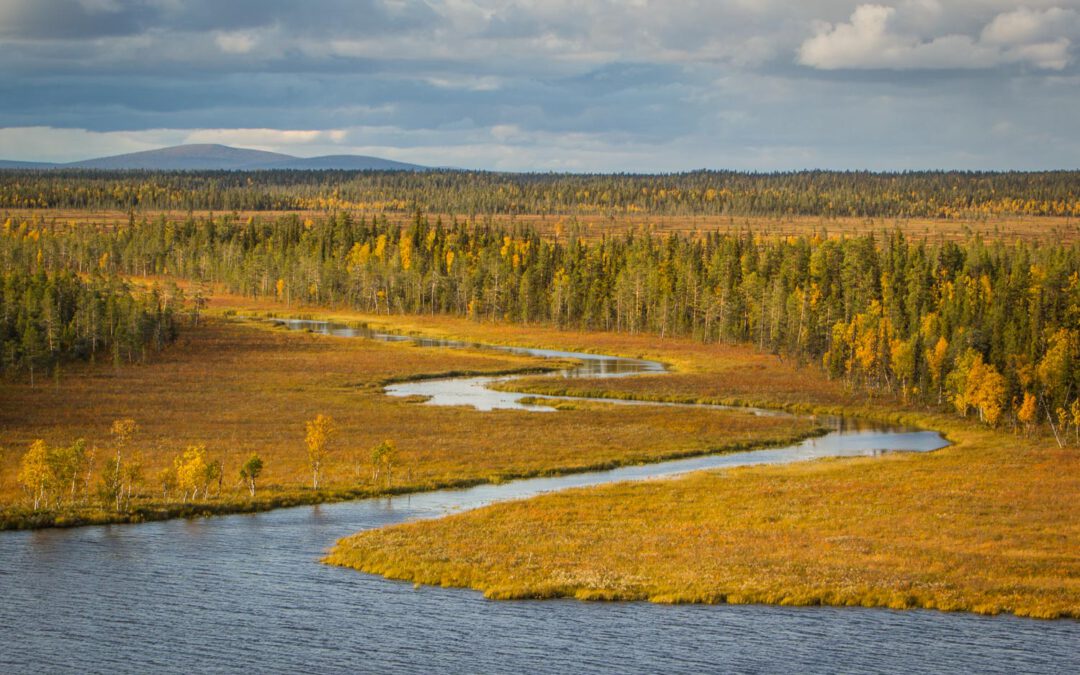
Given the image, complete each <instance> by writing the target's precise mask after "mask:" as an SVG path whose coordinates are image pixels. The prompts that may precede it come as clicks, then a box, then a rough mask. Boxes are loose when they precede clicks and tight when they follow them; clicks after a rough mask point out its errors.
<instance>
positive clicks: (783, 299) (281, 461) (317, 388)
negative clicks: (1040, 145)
mask: <svg viewBox="0 0 1080 675" xmlns="http://www.w3.org/2000/svg"><path fill="white" fill-rule="evenodd" d="M1075 178H1076V175H1075V174H1074V173H1072V172H1047V173H1024V174H1016V173H1001V174H998V173H911V174H864V173H850V174H848V173H830V172H801V173H792V174H779V175H772V176H756V175H744V174H729V173H723V172H699V173H694V174H684V175H678V176H660V177H657V176H505V175H500V174H475V173H468V172H427V173H422V174H408V175H406V174H385V173H378V172H375V173H362V174H356V173H348V172H345V173H340V174H311V173H306V172H275V173H272V174H270V173H263V174H240V173H236V174H233V173H190V174H187V173H176V174H146V173H123V172H121V173H108V174H86V173H80V172H49V173H39V172H6V173H2V174H0V204H3V205H5V206H6V207H7V208H11V209H23V211H19V212H17V213H16V212H11V215H10V216H8V217H6V218H5V221H4V222H3V224H2V228H0V269H2V270H4V272H3V273H4V275H5V277H4V284H3V286H2V289H0V342H2V345H3V348H4V355H3V356H4V359H3V377H4V382H3V384H2V385H0V429H2V430H3V435H2V436H0V450H2V454H0V499H2V500H3V503H4V505H5V506H4V508H3V516H2V520H0V522H3V523H4V525H5V526H9V527H10V526H37V525H49V524H66V523H67V524H70V523H76V522H89V521H93V520H139V519H143V518H156V517H166V516H169V515H181V514H194V513H212V512H221V511H229V510H241V509H257V508H269V507H271V506H274V505H279V504H293V503H302V502H314V501H323V500H327V499H339V498H350V497H356V496H364V495H371V494H383V493H387V492H397V491H406V490H418V489H432V488H435V487H440V486H454V485H467V484H472V483H476V482H480V481H490V480H504V479H507V478H513V477H517V476H530V475H541V474H546V473H557V472H563V471H575V470H584V469H588V468H599V467H605V466H615V465H618V464H623V463H630V462H642V461H656V460H659V459H663V458H668V457H677V456H685V455H688V454H694V453H702V452H707V451H710V450H718V449H719V450H723V449H733V448H744V447H757V446H760V445H762V444H769V443H775V442H785V441H790V440H793V439H795V438H801V437H805V436H807V435H810V434H813V433H816V432H817V431H818V430H817V429H816V426H815V425H814V423H813V422H812V421H810V420H807V419H796V420H790V419H777V418H754V417H751V416H749V415H745V414H741V413H737V412H731V413H724V412H717V411H705V410H685V411H683V410H680V412H679V413H678V414H677V415H673V414H671V411H670V410H669V409H668V410H665V409H662V408H659V407H648V406H646V407H640V408H638V407H635V408H634V409H633V410H630V411H628V410H626V409H620V408H618V407H617V406H613V405H609V404H602V403H572V404H564V403H560V404H559V407H561V408H563V410H560V411H559V412H558V413H557V414H554V415H530V414H527V413H519V412H514V411H502V412H495V413H490V414H481V413H476V412H475V411H471V410H466V409H448V408H435V407H429V406H423V405H418V404H417V403H418V402H417V401H410V400H394V399H389V398H387V397H385V396H382V395H381V394H380V391H381V387H382V385H384V384H386V383H387V382H389V381H392V380H399V379H401V378H410V377H428V376H432V375H436V374H440V373H441V374H446V373H467V372H470V373H483V372H508V371H523V370H527V369H530V368H536V367H537V365H538V364H537V363H536V362H535V361H534V360H529V359H523V358H518V357H512V356H509V355H493V354H490V353H477V352H468V351H462V352H454V353H447V352H445V351H438V350H425V349H419V348H414V347H408V346H405V345H383V344H375V343H370V342H367V341H360V340H351V341H350V340H342V339H335V338H330V337H325V336H316V335H306V334H302V333H301V334H288V333H285V332H284V331H281V330H275V329H272V328H270V327H268V326H265V325H261V324H258V323H255V322H242V321H238V320H236V319H235V317H230V316H229V315H230V314H234V315H235V314H238V315H248V316H251V315H255V314H256V313H262V314H265V313H268V312H269V313H274V312H278V313H288V314H296V313H303V312H318V313H319V314H320V315H322V316H327V317H331V316H336V317H338V318H341V319H344V320H349V321H364V322H371V323H375V322H380V323H381V324H382V325H384V326H389V327H391V328H393V329H397V330H415V331H421V332H426V333H440V334H443V335H448V336H455V337H464V338H468V339H472V340H476V341H494V342H504V343H513V344H529V345H535V346H547V347H560V348H564V349H579V350H585V351H600V352H606V353H612V354H622V355H628V356H648V357H652V358H657V359H659V360H662V361H665V362H666V363H669V364H671V365H672V366H673V367H674V369H675V371H676V372H675V374H672V375H665V376H641V377H634V378H622V379H617V380H610V381H604V382H596V381H589V380H576V381H575V380H563V379H560V380H557V381H556V380H543V379H535V380H530V381H517V382H515V383H514V385H513V386H515V387H518V388H520V389H521V390H523V391H528V392H530V393H531V394H532V395H534V396H538V397H542V396H550V395H582V394H588V395H603V396H609V397H616V398H627V399H637V400H642V401H650V400H652V401H683V402H688V401H702V402H720V403H735V404H756V405H765V406H776V407H784V408H788V409H791V410H796V411H803V412H832V413H838V412H839V413H845V414H854V415H862V416H867V417H872V418H876V419H888V420H893V421H905V422H908V423H914V424H921V425H925V426H930V427H933V428H937V429H941V430H943V431H945V432H947V433H948V435H949V438H950V440H953V441H954V442H955V443H956V444H955V445H954V446H953V447H951V448H949V449H946V450H943V451H940V452H938V453H934V454H932V455H929V456H903V457H889V458H885V459H879V460H856V461H826V462H820V463H815V464H813V465H809V466H803V467H783V468H759V469H747V470H740V471H736V472H733V473H730V474H717V475H705V476H693V477H688V478H685V479H680V480H676V481H665V482H662V483H655V484H648V485H636V486H617V487H609V488H605V489H600V490H596V491H576V492H573V493H569V494H567V495H554V496H550V497H546V498H543V499H540V500H536V501H530V502H525V503H522V504H512V505H500V506H496V507H492V508H490V509H485V510H482V511H479V512H476V513H473V514H465V515H462V516H459V517H455V518H453V519H449V520H446V521H435V522H430V523H420V524H414V525H408V526H404V527H400V528H392V529H389V530H386V531H380V532H374V533H365V534H361V535H359V536H357V537H355V538H352V539H349V540H347V541H345V542H343V543H342V544H341V545H340V546H339V547H338V549H336V550H335V552H334V553H333V554H332V555H331V557H330V558H329V559H330V560H331V561H332V562H335V563H339V564H345V565H350V566H354V567H358V568H360V569H365V570H368V571H374V572H379V573H383V574H387V575H388V576H392V577H395V578H403V579H410V580H414V581H420V582H429V583H443V584H448V585H464V586H472V587H476V588H481V589H484V590H485V591H486V592H488V593H489V594H490V595H492V596H493V597H523V596H524V597H538V596H539V597H546V596H549V595H571V596H574V597H583V598H603V597H611V598H647V599H651V600H658V601H703V602H719V601H728V602H741V601H769V602H788V603H800V604H815V603H830V604H868V605H888V606H905V607H906V606H923V607H936V608H940V609H968V610H973V611H982V612H988V613H993V612H999V611H1006V612H1014V613H1018V614H1026V615H1032V616H1047V617H1051V616H1077V615H1078V612H1077V609H1076V608H1077V605H1078V602H1077V596H1078V590H1077V587H1076V584H1075V583H1074V580H1075V579H1076V578H1078V577H1080V571H1078V566H1080V563H1078V560H1077V557H1076V556H1075V554H1074V553H1073V551H1076V550H1077V544H1076V542H1077V535H1078V532H1077V523H1080V517H1078V516H1080V514H1078V513H1077V508H1078V506H1077V505H1078V504H1080V500H1078V499H1077V497H1078V496H1080V487H1078V484H1077V481H1078V478H1077V477H1078V476H1080V472H1078V471H1077V466H1076V458H1077V450H1076V446H1077V445H1080V312H1078V310H1077V308H1078V307H1080V248H1078V247H1080V244H1077V243H1073V242H1074V240H1075V236H1074V234H1075V230H1076V227H1075V225H1074V223H1073V219H1074V218H1075V217H1076V216H1077V215H1078V213H1080V201H1078V198H1077V194H1076V189H1075V184H1076V181H1075ZM56 207H60V208H73V209H85V208H96V209H120V210H124V211H129V210H130V211H129V215H128V216H127V218H125V219H123V220H121V221H119V222H118V221H116V220H110V221H108V222H105V221H101V222H98V221H94V220H87V219H83V220H76V219H74V218H73V219H71V222H67V221H65V220H61V219H59V218H52V219H50V218H49V216H48V213H49V212H48V211H34V210H35V209H43V208H56ZM25 209H30V211H25ZM148 209H159V210H170V209H172V210H175V209H179V210H182V211H192V210H194V209H204V210H208V211H209V210H213V211H215V212H217V213H216V214H215V213H204V214H202V215H195V214H194V212H193V211H192V212H191V213H189V214H187V215H183V214H181V215H179V216H177V215H175V214H168V213H161V214H160V215H156V216H150V215H146V213H147V211H146V210H148ZM223 209H225V210H229V209H244V210H248V211H252V212H254V213H248V214H245V216H244V217H239V216H235V215H232V214H224V215H222V214H221V213H220V211H221V210H223ZM275 209H276V210H290V211H291V210H299V211H304V212H305V213H303V214H298V213H286V214H276V213H269V211H270V210H275ZM262 211H268V213H266V214H265V215H264V214H262V213H260V212H262ZM28 213H29V214H30V215H27V214H28ZM425 213H431V214H433V215H431V216H430V217H429V216H427V215H424V214H425ZM437 214H442V215H437ZM635 214H643V215H645V216H650V217H651V216H655V217H656V218H667V219H668V220H667V221H665V222H668V223H678V222H680V221H679V219H680V218H681V219H684V221H683V222H685V219H690V220H691V221H692V222H718V220H716V219H722V218H728V219H730V220H729V223H734V222H736V220H735V219H736V217H738V218H745V219H746V220H745V221H744V222H754V221H753V219H755V218H759V219H760V218H770V219H771V218H776V219H786V218H793V219H797V218H810V219H811V222H812V223H813V224H812V225H811V226H809V227H807V226H806V225H805V222H806V221H801V222H803V223H804V224H803V225H802V226H800V227H801V229H797V230H793V231H794V232H795V234H793V235H792V236H763V235H762V234H761V233H760V232H755V231H753V230H751V229H749V228H748V229H745V230H740V229H738V228H736V227H731V226H729V227H727V228H716V229H711V230H709V229H698V228H696V226H695V228H685V227H682V226H681V225H672V227H671V228H670V230H669V231H667V232H665V233H655V232H654V231H652V230H650V229H624V230H614V229H612V228H611V227H610V224H611V223H616V224H617V223H619V222H627V221H626V220H622V221H620V220H618V219H628V218H632V217H634V216H635ZM518 215H520V216H521V218H520V219H518V218H517V216H518ZM549 217H550V220H548V218H549ZM1003 217H1005V218H1016V219H1027V220H1025V221H1024V222H1025V225H1024V227H1025V228H1026V229H1025V230H1024V232H1025V235H1024V236H1023V237H1013V236H1011V235H1008V234H1007V233H1004V232H1005V231H1002V232H1003V233H1004V234H1003V233H993V232H987V234H988V235H989V236H987V237H980V236H971V237H968V236H962V235H963V234H964V233H965V231H957V230H955V224H956V223H960V222H963V223H967V222H975V223H988V222H990V221H991V219H995V218H1003ZM579 218H580V219H581V220H580V221H578V220H577V219H579ZM709 218H711V219H713V220H712V221H709V220H704V219H709ZM833 218H841V219H843V218H847V219H860V218H861V219H864V220H863V221H862V222H861V224H859V225H858V226H851V222H852V221H851V220H846V221H844V220H841V221H837V222H838V223H841V224H842V227H841V228H840V230H841V234H840V235H839V236H835V235H831V234H830V232H829V231H828V228H829V223H830V222H832V221H831V219H833ZM916 218H922V219H940V220H938V221H932V220H931V221H929V222H930V223H931V225H930V232H926V229H925V228H926V225H925V221H924V222H923V224H921V225H920V227H919V229H918V230H917V231H916V229H915V228H913V227H908V225H909V224H910V223H913V222H915V221H914V220H911V219H916ZM698 219H702V220H698ZM815 219H817V220H815ZM865 219H881V222H889V223H890V227H889V228H887V229H881V228H878V227H877V226H870V225H867V224H866V223H867V222H868V221H867V220H865ZM576 222H585V223H592V224H593V225H594V226H596V227H595V228H594V229H592V230H591V231H589V230H588V228H587V227H584V226H583V227H579V226H578V225H576V224H575V223H576ZM933 222H940V223H941V224H942V228H941V229H942V231H943V232H947V233H948V234H947V236H946V235H942V236H937V234H936V232H935V229H934V227H933ZM565 223H569V225H565ZM1049 223H1052V224H1053V225H1052V228H1053V229H1052V234H1049V235H1048V234H1047V232H1048V231H1050V230H1047V228H1048V227H1050V226H1049V225H1045V224H1049ZM950 227H952V228H954V229H951V230H950V229H949V228H950ZM963 227H967V226H966V225H964V226H963ZM597 229H599V234H598V233H597ZM984 231H985V230H984ZM1069 233H1073V234H1069ZM50 285H51V287H52V290H51V291H50V290H49V287H50ZM181 289H182V290H181ZM211 294H212V295H213V296H214V297H213V299H211ZM63 298H67V299H66V300H64V299H63ZM110 307H111V308H113V309H109V308H110ZM103 308H104V309H103ZM57 317H58V318H57ZM180 317H187V320H186V321H178V319H179V318H180ZM99 340H100V342H98V341H99ZM88 344H89V345H90V347H89V348H88V347H87V345H88ZM106 355H108V356H111V357H112V358H111V359H102V358H101V357H102V356H106ZM109 361H111V363H110V362H109ZM46 374H47V375H50V376H51V382H50V384H49V386H42V379H43V376H44V375H46ZM319 416H325V417H324V419H326V420H330V419H332V421H333V423H332V424H327V425H326V426H325V429H324V430H323V431H325V433H322V432H320V433H316V434H315V435H314V436H312V434H311V428H310V427H309V426H307V425H308V424H309V423H312V422H315V421H317V420H319V419H320V417H319ZM112 420H119V421H121V422H123V421H125V420H135V421H137V422H136V424H135V425H134V426H132V427H131V428H130V433H126V432H125V431H124V429H125V428H127V426H126V422H125V423H124V424H122V425H121V426H120V427H119V428H115V429H116V432H115V433H110V423H111V421H112ZM331 429H337V432H338V433H337V434H334V433H333V432H332V431H331ZM313 438H314V440H316V441H318V442H317V443H316V444H315V445H314V446H313V445H312V442H311V441H312V440H313ZM320 439H321V440H320ZM387 439H392V440H390V441H388V440H387ZM252 453H255V454H256V455H257V457H258V459H259V462H257V463H256V464H250V460H251V457H252ZM256 467H257V468H256ZM256 487H257V488H258V489H256ZM580 509H587V510H588V512H589V513H590V514H593V516H595V517H593V516H590V517H579V516H580V515H581V514H580V513H579V510H580ZM600 513H603V514H604V518H603V519H601V518H599V515H597V514H600ZM656 513H662V514H663V517H662V518H657V517H654V515H651V514H656ZM515 522H520V523H522V524H523V526H522V527H521V528H520V531H516V532H515V531H514V523H515ZM620 528H622V529H620ZM493 532H494V533H504V532H505V534H506V535H507V536H505V537H502V538H500V537H495V536H490V535H491V533H493ZM529 532H532V533H534V534H535V533H537V532H545V533H551V534H552V536H553V537H555V538H561V539H559V540H560V541H565V542H567V543H568V546H569V549H568V550H573V551H575V555H576V556H578V558H579V559H580V564H579V565H578V566H574V565H572V564H570V563H569V562H568V560H567V559H565V558H560V555H562V554H561V553H560V552H559V551H557V550H554V549H551V548H548V547H547V544H546V543H545V541H541V540H540V539H542V538H539V537H533V538H532V540H530V541H525V540H523V539H515V538H514V537H513V536H512V535H513V534H520V535H521V537H526V535H527V533H529ZM620 532H625V533H626V536H625V538H624V539H620V537H621V536H622V535H620V534H613V533H620ZM731 532H735V533H738V536H737V537H732V536H729V533H731ZM485 533H487V536H486V539H488V540H489V541H486V542H481V541H480V540H481V539H484V538H485ZM504 544H505V546H506V548H500V547H501V546H503V545H504ZM424 545H427V546H428V547H429V548H427V549H425V550H421V549H422V547H423V546H424ZM515 545H517V546H520V548H519V550H520V551H521V554H520V555H518V554H511V553H510V551H511V550H512V548H510V547H512V546H515ZM636 551H646V552H648V555H646V556H644V557H642V556H638V555H636V553H635V552H636ZM432 552H436V553H440V555H441V557H439V556H435V554H434V553H432Z"/></svg>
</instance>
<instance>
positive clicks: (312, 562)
mask: <svg viewBox="0 0 1080 675" xmlns="http://www.w3.org/2000/svg"><path fill="white" fill-rule="evenodd" d="M558 356H559V357H560V358H565V357H567V356H575V355H568V354H565V353H559V354H558ZM584 356H587V357H589V358H599V357H595V355H584ZM613 372H614V371H613ZM837 424H838V429H839V430H838V431H837V432H835V433H834V434H832V435H830V436H828V437H824V438H819V439H813V440H812V441H807V442H805V443H802V444H799V445H797V446H793V447H792V448H786V449H780V450H768V451H761V452H756V453H735V454H732V455H722V456H718V457H700V458H693V459H690V460H682V461H678V462H670V463H666V464H663V465H652V466H642V467H625V468H623V469H618V470H615V471H612V472H603V473H594V474H579V475H574V476H565V477H560V478H544V479H536V480H530V481H520V482H516V483H507V484H503V485H484V486H478V487H475V488H471V489H468V490H457V491H442V492H434V493H426V494H418V495H411V496H402V497H396V498H393V499H377V500H366V501H359V502H349V503H341V504H333V505H321V506H315V507H297V508H292V509H282V510H277V511H271V512H267V513H258V514H250V515H236V516H227V517H220V518H212V519H207V520H192V521H183V520H178V521H168V522H163V523H145V524H141V525H137V526H123V525H116V526H106V527H88V528H79V529H73V530H44V531H38V532H11V533H0V672H5V673H6V672H13V673H19V672H49V673H53V672H117V671H120V672H147V671H154V672H158V671H161V672H179V671H183V672H192V671H195V672H238V671H253V670H254V671H259V672H283V673H284V672H298V671H309V672H327V673H330V672H350V673H351V672H388V671H392V672H393V671H396V672H425V673H427V672H446V673H477V672H484V673H520V672H620V673H655V672H660V671H663V672H688V673H689V672H693V673H697V672H702V671H712V672H717V671H724V672H731V671H739V672H778V671H784V672H788V671H792V670H797V671H798V672H810V673H816V672H821V673H835V672H859V673H864V672H897V671H905V672H916V673H917V672H933V673H969V672H1016V671H1024V672H1046V673H1060V672H1080V656H1078V649H1077V645H1078V644H1080V622H1076V621H1055V622H1040V621H1032V620H1025V619H1018V618H1016V617H1010V616H1001V617H982V616H975V615H970V614H943V613H938V612H929V611H906V612H897V611H891V610H880V609H839V608H823V607H814V608H790V607H770V606H761V605H748V606H698V605H678V606H669V605H651V604H647V603H583V602H575V601H569V600H548V601H516V602H491V601H486V600H484V599H483V598H482V596H481V595H480V594H478V593H474V592H471V591H462V590H454V589H442V588H427V587H425V588H422V589H419V590H416V589H413V587H412V586H411V585H409V584H405V583H400V582H392V581H387V580H384V579H381V578H378V577H373V576H369V575H363V574H357V573H355V572H353V571H351V570H346V569H342V568H335V567H327V566H324V565H320V564H317V561H318V559H319V558H320V557H321V555H322V553H323V552H324V549H325V548H326V547H328V546H329V545H331V544H332V543H333V542H334V541H336V540H337V539H338V538H340V537H342V536H345V535H347V534H350V533H352V532H356V531H359V530H364V529H369V528H376V527H382V526H385V525H389V524H393V523H398V522H403V521H406V520H412V519H417V518H432V517H438V516H440V515H443V514H445V513H447V512H451V511H458V510H461V509H465V508H474V507H476V506H479V505H482V504H487V503H491V502H492V501H497V500H502V499H511V498H518V497H525V496H529V495H532V494H538V493H540V492H546V491H551V490H556V489H563V488H566V487H570V486H576V485H589V484H595V483H598V482H607V481H612V480H626V479H640V478H648V477H655V476H659V475H665V474H670V473H675V472H681V471H689V470H694V469H700V468H708V467H712V466H731V465H734V464H736V463H740V462H741V463H747V462H760V461H795V460H799V459H806V458H809V457H814V456H820V454H819V453H829V454H867V453H871V452H873V451H874V450H875V449H881V448H892V449H897V448H903V449H908V450H930V449H934V448H936V447H941V445H942V444H943V441H942V440H941V438H940V436H938V435H937V434H933V433H932V432H915V431H911V430H902V431H901V432H896V431H895V430H887V429H874V428H870V429H867V428H861V429H859V428H855V429H850V428H846V427H842V426H841V425H840V423H839V422H837Z"/></svg>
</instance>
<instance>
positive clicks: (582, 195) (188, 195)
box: [0, 170, 1080, 218]
mask: <svg viewBox="0 0 1080 675" xmlns="http://www.w3.org/2000/svg"><path fill="white" fill-rule="evenodd" d="M1078 179H1080V173H1077V172H1074V171H1050V172H1037V173H1035V172H1032V173H1028V172H1023V173H1022V172H1002V173H995V172H956V171H949V172H940V171H932V172H906V173H872V172H863V171H854V172H838V171H799V172H789V173H767V174H753V173H739V172H731V171H697V172H692V173H682V174H670V175H632V174H614V175H612V174H603V175H601V174H591V175H590V174H582V175H573V174H511V173H491V172H473V171H448V170H437V171H425V172H408V171H260V172H234V171H217V172H145V171H125V172H116V171H86V170H82V171H75V170H54V171H0V208H18V209H23V208H68V209H70V208H108V209H123V210H127V209H173V210H176V209H179V210H188V209H193V210H206V209H212V210H217V211H221V210H227V211H231V210H338V209H352V210H368V211H373V212H380V213H381V212H393V211H398V212H401V211H405V212H412V211H415V210H420V211H423V212H425V213H444V214H459V215H466V216H474V215H482V214H523V213H532V214H549V213H551V214H569V213H572V214H624V213H650V214H658V215H664V214H668V215H697V214H699V215H729V214H730V215H796V214H798V215H813V216H858V217H897V218H899V217H932V218H939V217H946V218H947V217H960V216H963V217H984V216H985V217H989V216H995V215H1030V216H1042V215H1056V216H1076V215H1080V191H1078V190H1077V185H1078V184H1080V180H1078Z"/></svg>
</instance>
